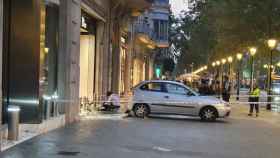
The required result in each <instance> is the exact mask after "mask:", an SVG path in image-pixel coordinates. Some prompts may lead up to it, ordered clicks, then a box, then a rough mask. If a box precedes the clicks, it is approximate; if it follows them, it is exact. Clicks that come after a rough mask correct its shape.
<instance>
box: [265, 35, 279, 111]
mask: <svg viewBox="0 0 280 158" xmlns="http://www.w3.org/2000/svg"><path fill="white" fill-rule="evenodd" d="M267 45H268V47H269V48H270V65H269V74H268V75H269V76H268V81H269V82H268V89H267V91H268V97H267V102H268V103H267V105H266V109H267V110H271V100H272V99H271V95H272V93H271V88H272V87H271V85H272V78H271V74H272V53H273V50H274V49H275V48H276V45H277V41H276V40H275V39H269V40H268V41H267Z"/></svg>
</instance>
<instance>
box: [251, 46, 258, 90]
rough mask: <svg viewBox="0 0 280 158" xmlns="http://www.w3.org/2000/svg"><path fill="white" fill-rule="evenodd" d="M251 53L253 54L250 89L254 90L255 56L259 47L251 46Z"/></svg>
mask: <svg viewBox="0 0 280 158" xmlns="http://www.w3.org/2000/svg"><path fill="white" fill-rule="evenodd" d="M249 51H250V55H251V59H252V61H251V76H250V90H253V80H254V56H255V55H256V53H257V48H255V47H251V48H250V50H249Z"/></svg>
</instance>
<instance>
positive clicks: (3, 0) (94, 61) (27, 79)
mask: <svg viewBox="0 0 280 158" xmlns="http://www.w3.org/2000/svg"><path fill="white" fill-rule="evenodd" d="M151 4H152V3H151V1H149V0H114V1H111V0H71V1H69V0H26V1H22V0H0V17H1V18H0V40H1V41H0V54H1V56H0V57H1V59H2V60H0V61H1V62H2V64H1V66H2V68H1V71H2V75H0V76H1V82H0V83H1V84H2V87H3V88H2V91H1V93H2V95H0V96H2V105H1V106H2V108H0V109H1V110H2V112H1V113H0V114H1V115H2V117H1V118H3V120H2V122H5V121H6V118H7V117H6V115H7V107H8V106H9V105H18V106H20V108H21V121H22V122H24V123H40V122H42V120H43V119H44V111H45V110H46V107H47V106H48V105H54V104H55V105H56V107H59V108H58V111H59V113H62V114H65V116H66V121H67V122H68V123H70V122H74V121H76V120H79V111H80V98H86V99H88V100H90V101H94V100H96V99H97V98H98V97H100V96H102V95H103V94H105V93H106V92H107V91H108V90H111V91H114V92H116V93H125V92H128V91H129V90H130V87H131V85H132V83H131V82H132V80H133V79H132V78H133V72H134V71H136V70H135V69H137V68H135V69H134V68H133V62H132V61H134V57H135V56H137V55H133V52H134V45H135V43H136V41H135V40H134V39H135V34H134V31H133V29H135V27H134V21H135V20H136V19H137V17H138V16H139V15H140V14H141V13H143V12H144V11H145V10H146V9H148V8H150V7H151ZM142 68H145V66H144V67H142ZM141 71H142V70H141ZM142 79H143V78H142ZM126 83H129V84H126ZM52 110H54V109H52Z"/></svg>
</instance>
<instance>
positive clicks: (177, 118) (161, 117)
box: [139, 115, 230, 124]
mask: <svg viewBox="0 0 280 158" xmlns="http://www.w3.org/2000/svg"><path fill="white" fill-rule="evenodd" d="M139 119H141V118H139ZM148 119H153V120H171V121H184V122H186V121H187V122H197V123H207V124H208V123H220V124H227V123H230V122H229V121H228V120H224V119H217V120H216V121H215V122H205V121H201V119H200V118H198V117H189V116H180V115H178V116H177V115H176V116H174V115H150V116H149V117H148Z"/></svg>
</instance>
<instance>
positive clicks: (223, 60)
mask: <svg viewBox="0 0 280 158" xmlns="http://www.w3.org/2000/svg"><path fill="white" fill-rule="evenodd" d="M221 62H222V81H221V84H220V87H221V88H220V94H222V87H223V83H224V71H225V67H224V65H225V64H226V62H227V60H226V59H222V61H221Z"/></svg>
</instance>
